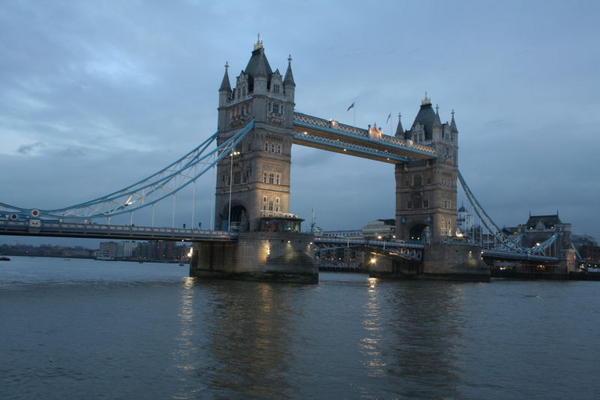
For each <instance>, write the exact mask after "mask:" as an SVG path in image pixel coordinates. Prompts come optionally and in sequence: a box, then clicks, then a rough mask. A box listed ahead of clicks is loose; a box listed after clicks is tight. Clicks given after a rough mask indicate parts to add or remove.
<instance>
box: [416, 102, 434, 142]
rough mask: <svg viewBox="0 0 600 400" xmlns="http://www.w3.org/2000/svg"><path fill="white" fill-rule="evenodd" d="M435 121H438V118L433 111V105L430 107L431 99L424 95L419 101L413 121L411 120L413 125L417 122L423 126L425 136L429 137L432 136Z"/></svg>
mask: <svg viewBox="0 0 600 400" xmlns="http://www.w3.org/2000/svg"><path fill="white" fill-rule="evenodd" d="M436 122H437V123H439V118H438V116H437V114H436V113H435V111H433V107H431V99H429V98H428V97H427V95H425V98H424V99H423V101H422V102H421V108H420V109H419V112H418V113H417V116H416V117H415V122H413V127H414V126H415V125H417V124H421V125H423V127H424V128H425V137H426V138H427V139H431V138H432V137H433V125H434V124H435V123H436Z"/></svg>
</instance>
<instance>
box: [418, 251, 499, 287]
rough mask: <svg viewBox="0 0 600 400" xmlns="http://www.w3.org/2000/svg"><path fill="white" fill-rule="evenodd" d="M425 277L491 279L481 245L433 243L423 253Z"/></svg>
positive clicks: (463, 279) (469, 279) (467, 279)
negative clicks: (482, 256) (482, 255)
mask: <svg viewBox="0 0 600 400" xmlns="http://www.w3.org/2000/svg"><path fill="white" fill-rule="evenodd" d="M422 276H423V278H426V279H443V280H460V281H489V280H490V269H489V267H487V266H486V264H485V263H484V262H483V259H482V258H481V247H479V246H474V245H465V244H451V243H433V244H431V245H429V246H427V247H425V250H424V253H423V274H422Z"/></svg>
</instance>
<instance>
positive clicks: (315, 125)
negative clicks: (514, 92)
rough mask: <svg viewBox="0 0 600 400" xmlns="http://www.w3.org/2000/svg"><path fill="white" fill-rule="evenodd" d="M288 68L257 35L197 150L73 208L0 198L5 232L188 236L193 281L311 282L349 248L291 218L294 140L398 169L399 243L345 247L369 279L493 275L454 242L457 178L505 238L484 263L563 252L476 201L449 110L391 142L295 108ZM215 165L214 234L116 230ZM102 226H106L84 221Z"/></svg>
mask: <svg viewBox="0 0 600 400" xmlns="http://www.w3.org/2000/svg"><path fill="white" fill-rule="evenodd" d="M291 61H292V59H291V57H289V58H288V64H287V68H286V71H285V74H283V75H282V74H281V73H280V72H279V70H278V69H276V70H275V71H273V70H272V68H271V66H270V64H269V61H268V59H267V57H266V54H265V49H264V46H263V43H262V41H260V40H259V41H258V42H257V43H256V44H255V46H254V49H253V51H252V54H251V57H250V59H249V61H248V63H247V65H246V67H245V68H244V69H243V70H242V71H241V72H240V74H239V75H238V76H237V77H236V78H235V81H234V83H235V85H234V86H232V84H231V80H230V77H229V65H228V64H226V65H225V72H224V75H223V79H222V81H221V85H220V87H219V89H218V94H219V101H218V121H217V132H216V133H215V134H213V135H211V136H210V137H209V138H208V139H206V140H205V141H204V142H202V143H201V144H200V145H199V146H197V147H196V148H194V149H192V150H191V151H190V152H189V153H187V154H185V155H184V156H182V157H181V158H179V159H178V160H176V161H175V162H173V163H172V164H170V165H168V166H167V167H165V168H163V169H161V170H159V171H158V172H156V173H154V174H152V175H150V176H149V177H147V178H144V179H142V180H140V181H138V182H136V183H134V184H132V185H129V186H127V187H125V188H123V189H120V190H118V191H115V192H112V193H110V194H108V195H104V196H101V197H98V198H96V199H93V200H89V201H86V202H83V203H79V204H75V205H73V206H69V207H65V208H60V209H31V208H23V207H18V206H14V205H10V204H6V203H0V215H4V216H5V220H4V221H1V222H0V234H4V235H38V236H40V235H44V236H64V237H101V238H104V237H106V238H123V239H149V238H154V239H156V238H160V239H163V240H184V241H190V242H194V243H195V245H194V246H195V250H196V251H194V256H193V258H192V261H191V265H190V274H191V275H192V276H199V277H228V278H244V279H260V280H269V279H275V280H285V281H298V282H315V281H317V279H318V270H317V266H316V265H315V263H314V258H313V251H314V249H315V247H316V246H335V245H338V244H339V243H338V242H337V241H340V243H344V241H345V243H346V245H350V243H349V240H350V239H348V238H346V239H344V238H335V237H329V238H324V237H321V238H314V237H313V235H312V234H308V233H301V229H300V223H301V222H302V219H301V218H300V217H298V216H296V215H295V214H293V213H292V212H291V204H290V190H291V186H292V185H291V175H290V168H291V163H292V160H291V149H292V145H300V146H307V147H313V148H317V149H321V150H326V151H331V152H336V153H341V154H347V155H350V156H354V157H361V158H367V159H371V160H374V161H379V162H383V163H389V164H393V165H394V168H395V181H396V189H395V195H396V212H395V221H396V235H397V237H398V239H399V240H398V241H397V242H395V243H387V244H386V243H385V242H383V243H381V242H378V241H368V240H367V241H365V240H363V241H361V242H360V243H358V242H357V243H352V244H353V245H356V246H362V247H364V248H369V249H371V250H374V251H375V252H376V253H377V254H379V255H380V257H379V258H380V261H378V262H377V263H376V264H375V265H373V266H372V268H371V272H372V273H373V274H375V275H379V276H403V275H406V273H407V272H409V273H411V274H415V273H416V274H417V275H420V276H426V277H427V276H429V277H433V278H438V277H450V278H453V277H454V278H466V279H487V278H488V277H489V268H487V267H485V266H484V265H483V257H482V249H481V247H480V246H479V245H477V244H475V243H466V242H464V241H463V242H460V241H453V240H452V239H453V238H454V237H455V236H456V232H457V225H456V224H457V222H456V221H457V182H458V181H460V183H461V185H462V187H463V188H464V190H465V192H466V193H467V197H468V199H469V201H470V202H471V204H473V206H474V207H475V210H476V211H477V214H478V216H479V217H480V218H481V219H482V221H483V222H484V224H485V226H486V227H487V228H488V230H489V231H490V232H492V234H493V235H494V237H495V238H496V239H497V241H498V243H500V247H499V248H498V249H495V250H490V251H488V253H487V255H486V257H487V258H491V259H505V258H507V257H513V258H519V257H521V258H525V259H527V260H529V261H535V262H544V261H548V262H557V260H559V258H560V257H562V256H561V254H559V253H560V251H558V252H555V254H553V255H552V256H551V257H550V256H548V255H546V254H544V253H543V251H542V252H541V253H540V252H539V251H538V250H539V249H537V250H535V249H534V250H531V249H529V250H528V249H523V248H522V247H519V245H517V244H514V243H512V242H511V241H510V240H509V239H508V238H507V237H505V236H504V234H503V233H502V232H501V231H500V229H498V227H497V225H496V224H494V223H493V221H492V220H491V218H489V216H488V215H487V213H486V212H485V210H483V208H482V207H481V206H480V205H479V203H478V202H477V199H476V198H475V196H474V195H473V194H472V192H471V191H470V189H469V188H468V186H467V185H466V182H465V181H464V178H463V177H462V175H461V174H460V173H459V170H458V138H459V131H458V128H457V124H456V121H455V119H454V112H452V116H451V120H450V122H445V123H442V121H441V118H440V115H439V112H438V109H437V107H436V110H435V111H434V109H433V107H432V103H431V100H430V99H429V98H428V97H427V96H425V98H424V99H423V101H422V102H421V105H420V108H419V111H418V113H417V116H416V118H415V120H414V122H413V124H412V125H411V127H410V129H408V130H405V129H404V127H403V126H402V123H401V121H400V119H399V121H398V126H397V128H396V131H395V134H394V135H393V136H392V135H387V134H385V133H384V132H383V131H382V130H381V129H379V128H377V126H376V125H373V126H369V127H368V128H367V129H364V128H360V127H355V126H351V125H347V124H343V123H341V122H338V121H335V120H331V119H325V118H320V117H316V116H312V115H308V114H304V113H300V112H297V111H295V106H296V104H295V90H296V83H295V80H294V76H293V72H292V63H291ZM214 145H216V146H215V147H214V148H213V146H214ZM213 169H216V191H215V210H214V211H215V219H214V227H213V229H214V230H211V231H206V230H204V231H201V230H195V229H187V230H186V229H174V228H160V227H159V228H157V227H154V226H151V227H135V226H133V224H132V223H131V224H130V226H127V227H124V226H117V225H113V224H111V218H112V217H113V216H117V215H122V214H130V215H131V216H133V213H134V212H135V211H137V210H140V209H144V208H147V207H152V210H153V212H154V206H155V205H156V204H158V203H160V202H163V201H166V200H167V199H170V198H172V197H173V196H175V195H176V194H177V193H178V192H180V191H181V190H183V189H184V188H186V187H188V186H190V185H192V187H193V188H194V198H195V194H196V192H195V183H196V181H197V179H198V178H199V177H200V176H202V175H203V174H205V173H207V172H208V171H211V170H213ZM192 212H194V211H192ZM98 219H106V223H105V224H98V223H93V224H90V221H96V220H98ZM73 220H75V221H73ZM194 225H195V223H194V216H192V226H194ZM555 239H556V238H554V239H553V240H555ZM409 240H410V241H417V242H420V243H418V244H414V243H412V244H411V243H409V242H408V241H409ZM537 247H540V246H537ZM542 247H544V246H542ZM544 249H546V247H544ZM532 251H533V253H532ZM535 252H537V253H535ZM534 253H535V254H534ZM536 257H538V258H536ZM544 257H546V258H544ZM563 258H564V257H563ZM534 259H535V260H534ZM560 259H561V260H562V258H560Z"/></svg>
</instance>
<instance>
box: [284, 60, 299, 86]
mask: <svg viewBox="0 0 600 400" xmlns="http://www.w3.org/2000/svg"><path fill="white" fill-rule="evenodd" d="M283 84H284V85H288V86H296V83H295V82H294V74H292V55H291V54H290V55H289V56H288V67H287V71H285V78H283Z"/></svg>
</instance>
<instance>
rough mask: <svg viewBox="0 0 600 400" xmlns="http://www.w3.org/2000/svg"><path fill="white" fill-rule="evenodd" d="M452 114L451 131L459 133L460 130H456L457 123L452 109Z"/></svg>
mask: <svg viewBox="0 0 600 400" xmlns="http://www.w3.org/2000/svg"><path fill="white" fill-rule="evenodd" d="M450 114H452V120H451V121H450V129H451V130H452V132H458V129H457V128H456V121H455V120H454V109H452V112H451V113H450Z"/></svg>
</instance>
